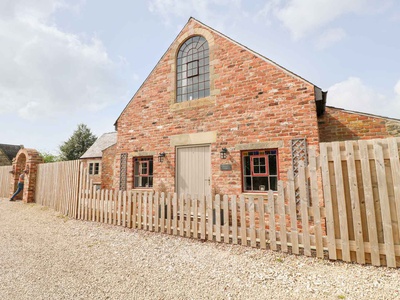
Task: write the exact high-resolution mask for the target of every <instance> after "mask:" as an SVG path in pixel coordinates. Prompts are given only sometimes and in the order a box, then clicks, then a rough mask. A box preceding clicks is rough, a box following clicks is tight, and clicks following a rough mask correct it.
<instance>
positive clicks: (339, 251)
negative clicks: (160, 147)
mask: <svg viewBox="0 0 400 300" xmlns="http://www.w3.org/2000/svg"><path fill="white" fill-rule="evenodd" d="M399 149H400V138H389V139H379V140H367V141H346V142H333V143H321V144H320V147H319V150H320V151H319V152H320V153H319V155H317V154H316V151H315V149H313V148H310V149H309V153H308V154H309V155H308V165H307V166H304V164H302V163H301V162H300V166H299V168H298V170H299V172H298V175H297V176H296V177H294V176H293V172H292V170H288V173H287V181H286V182H282V181H279V182H278V191H277V192H272V191H269V192H268V193H267V194H262V195H261V194H260V195H216V196H215V197H211V196H207V197H198V196H196V195H176V194H167V195H166V194H162V193H156V192H140V191H136V190H130V191H112V190H95V189H94V187H93V186H92V185H91V184H90V182H89V180H88V175H87V171H85V170H83V169H82V167H81V164H80V162H79V161H73V162H62V163H50V164H41V165H39V166H38V174H37V184H36V192H35V199H36V202H37V203H38V204H41V205H44V206H49V207H52V208H54V209H55V210H57V211H59V212H61V213H62V214H64V215H68V216H70V217H72V218H76V219H81V220H91V221H96V222H102V223H107V224H114V225H119V226H125V227H129V228H137V229H143V230H149V231H156V232H164V233H167V234H172V235H178V236H185V237H191V238H195V239H202V240H210V241H216V242H224V243H232V244H240V245H247V246H251V247H259V248H262V249H271V250H278V251H282V252H288V253H294V254H304V255H307V256H311V255H314V256H316V257H320V258H322V257H325V258H329V259H332V260H343V261H347V262H357V263H360V264H365V263H371V264H372V265H375V266H389V267H398V266H400V230H399V222H400V159H399ZM10 170H11V168H10V167H0V184H1V185H0V197H4V198H5V197H8V196H9V195H8V193H9V184H10V183H9V182H8V180H10V179H11V176H9V173H8V172H9V171H10ZM5 186H7V188H5ZM4 192H6V193H7V194H4Z"/></svg>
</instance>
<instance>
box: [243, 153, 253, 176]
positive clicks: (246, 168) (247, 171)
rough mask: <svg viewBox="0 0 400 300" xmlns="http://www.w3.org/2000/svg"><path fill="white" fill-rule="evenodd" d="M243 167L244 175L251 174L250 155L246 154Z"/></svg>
mask: <svg viewBox="0 0 400 300" xmlns="http://www.w3.org/2000/svg"><path fill="white" fill-rule="evenodd" d="M243 168H244V175H250V174H251V172H250V157H249V156H245V157H244V163H243Z"/></svg>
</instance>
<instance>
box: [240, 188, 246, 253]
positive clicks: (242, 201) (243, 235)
mask: <svg viewBox="0 0 400 300" xmlns="http://www.w3.org/2000/svg"><path fill="white" fill-rule="evenodd" d="M246 227H247V224H246V202H245V199H244V196H243V195H240V240H241V244H242V245H246V246H247V232H246Z"/></svg>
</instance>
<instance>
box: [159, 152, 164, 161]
mask: <svg viewBox="0 0 400 300" xmlns="http://www.w3.org/2000/svg"><path fill="white" fill-rule="evenodd" d="M164 157H165V152H161V153H159V154H158V161H159V162H163V161H164Z"/></svg>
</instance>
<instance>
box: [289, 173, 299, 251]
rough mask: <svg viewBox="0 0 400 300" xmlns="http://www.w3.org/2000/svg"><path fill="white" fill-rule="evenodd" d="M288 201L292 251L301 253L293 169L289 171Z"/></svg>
mask: <svg viewBox="0 0 400 300" xmlns="http://www.w3.org/2000/svg"><path fill="white" fill-rule="evenodd" d="M287 174H288V175H287V176H288V185H287V189H288V201H289V213H290V238H291V244H292V253H294V254H299V253H300V252H299V235H298V232H297V207H296V189H295V186H294V178H293V171H292V170H289V171H288V173H287Z"/></svg>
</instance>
